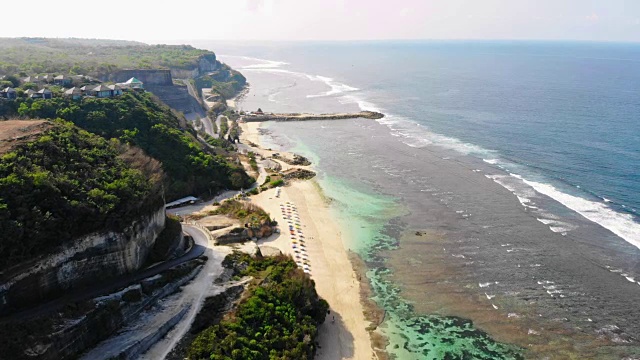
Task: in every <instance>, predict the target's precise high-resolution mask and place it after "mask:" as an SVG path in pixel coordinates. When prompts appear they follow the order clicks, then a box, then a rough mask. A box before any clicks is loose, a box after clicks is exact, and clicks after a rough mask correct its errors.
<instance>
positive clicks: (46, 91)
mask: <svg viewBox="0 0 640 360" xmlns="http://www.w3.org/2000/svg"><path fill="white" fill-rule="evenodd" d="M38 94H42V98H43V99H51V98H52V97H53V93H52V92H51V90H49V89H42V90H40V91H38Z"/></svg>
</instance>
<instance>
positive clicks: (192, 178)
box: [0, 92, 253, 201]
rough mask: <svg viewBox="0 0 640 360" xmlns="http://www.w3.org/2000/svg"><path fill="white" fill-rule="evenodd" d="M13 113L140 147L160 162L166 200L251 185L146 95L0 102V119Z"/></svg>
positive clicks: (237, 168)
mask: <svg viewBox="0 0 640 360" xmlns="http://www.w3.org/2000/svg"><path fill="white" fill-rule="evenodd" d="M16 115H17V116H22V117H30V118H43V119H53V118H62V119H64V120H67V121H71V122H73V123H74V124H76V125H77V126H79V127H81V128H84V129H86V130H88V131H90V132H92V133H95V134H98V135H100V136H102V137H104V138H107V139H110V138H117V139H119V140H121V141H122V142H125V143H129V144H132V145H136V146H138V147H140V148H142V149H143V150H144V151H145V152H146V153H147V154H148V155H150V156H151V157H153V158H155V159H157V160H159V161H160V162H161V163H162V168H163V169H164V171H165V172H166V174H167V175H168V178H167V184H166V185H167V186H166V194H167V201H171V200H174V199H177V198H180V197H183V196H187V195H202V194H206V195H209V194H213V193H216V192H218V191H221V190H223V189H240V188H242V187H245V188H246V187H248V186H250V184H251V183H252V182H253V179H251V178H250V177H249V176H248V175H247V174H246V173H245V172H244V170H243V169H242V168H241V167H239V166H236V165H234V164H233V163H231V162H229V161H227V159H225V158H223V157H221V156H219V155H214V154H213V152H210V151H209V150H208V149H206V148H205V146H204V145H202V144H201V143H200V142H198V141H197V139H196V137H195V131H194V130H192V129H191V130H186V129H182V128H181V127H180V120H179V118H178V116H179V115H178V114H176V113H174V112H172V111H171V110H170V109H169V108H168V107H167V106H165V105H163V104H161V103H160V102H159V101H157V100H155V98H154V97H153V96H152V95H151V94H149V93H137V92H127V93H125V94H123V95H122V96H119V97H115V98H108V99H97V98H84V99H82V100H80V101H77V100H76V101H74V100H70V99H68V98H53V99H50V100H32V99H18V100H16V101H4V102H0V117H1V116H8V117H11V116H16ZM211 145H212V146H216V145H213V144H211Z"/></svg>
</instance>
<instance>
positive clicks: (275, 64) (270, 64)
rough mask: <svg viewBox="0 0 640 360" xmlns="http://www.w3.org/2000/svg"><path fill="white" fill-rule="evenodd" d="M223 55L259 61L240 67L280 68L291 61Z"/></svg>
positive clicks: (242, 68)
mask: <svg viewBox="0 0 640 360" xmlns="http://www.w3.org/2000/svg"><path fill="white" fill-rule="evenodd" d="M221 56H223V57H237V58H240V59H244V60H251V61H257V62H258V63H257V64H251V65H245V66H241V67H240V69H241V70H244V69H268V68H279V67H281V66H284V65H288V64H289V63H287V62H284V61H276V60H267V59H258V58H254V57H250V56H236V55H221Z"/></svg>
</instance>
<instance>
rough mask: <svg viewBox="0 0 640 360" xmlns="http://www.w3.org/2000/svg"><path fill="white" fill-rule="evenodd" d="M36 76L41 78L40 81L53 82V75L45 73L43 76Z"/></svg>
mask: <svg viewBox="0 0 640 360" xmlns="http://www.w3.org/2000/svg"><path fill="white" fill-rule="evenodd" d="M36 78H38V79H40V81H44V82H46V83H52V82H53V75H43V76H40V77H37V76H36Z"/></svg>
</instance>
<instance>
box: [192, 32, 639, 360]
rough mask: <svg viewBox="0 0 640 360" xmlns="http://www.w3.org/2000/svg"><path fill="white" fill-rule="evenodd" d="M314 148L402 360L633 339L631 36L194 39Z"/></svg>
mask: <svg viewBox="0 0 640 360" xmlns="http://www.w3.org/2000/svg"><path fill="white" fill-rule="evenodd" d="M194 45H196V46H200V47H204V48H209V49H212V50H215V51H216V52H217V53H218V55H219V57H220V59H221V60H222V61H224V62H226V63H228V64H229V65H231V66H232V67H234V68H236V69H238V70H239V71H241V72H242V73H243V74H244V75H245V76H246V77H247V79H248V81H249V83H250V84H251V90H250V92H249V93H248V94H247V96H246V97H245V98H244V99H243V100H242V101H241V102H240V103H239V106H240V107H241V108H242V109H244V110H255V109H257V108H258V107H260V108H262V109H263V110H265V111H274V112H278V111H287V112H294V111H308V112H318V113H326V112H336V111H359V110H374V111H380V112H383V113H385V114H386V116H385V118H383V119H381V120H378V121H373V120H362V119H360V120H345V121H314V122H305V123H269V124H265V129H266V130H265V136H264V137H265V141H267V142H269V143H270V144H271V145H272V146H273V148H278V147H279V148H283V149H288V150H293V151H294V152H299V153H301V154H303V155H305V156H308V157H310V158H311V159H312V160H313V161H314V162H315V165H316V167H317V169H318V172H319V176H318V181H319V183H320V185H321V187H322V189H323V191H324V192H325V194H326V195H327V196H328V197H330V198H332V199H333V200H334V201H333V207H334V209H335V211H336V214H337V218H339V219H341V220H340V221H341V222H343V225H344V228H345V229H349V231H350V232H351V234H350V236H349V238H350V241H349V244H346V245H347V246H348V247H350V248H351V249H353V250H354V251H356V252H357V253H358V254H359V255H360V256H361V257H362V258H363V260H364V261H365V262H366V264H367V266H368V269H369V272H368V280H369V282H370V284H371V286H372V287H373V290H374V295H375V297H374V300H375V301H376V303H377V304H378V305H379V306H380V307H381V308H382V309H384V310H385V312H386V314H387V316H386V317H385V321H384V323H383V324H381V326H380V331H381V332H382V333H383V334H385V335H386V336H387V337H388V338H389V345H388V347H387V351H388V352H389V353H390V354H391V355H392V356H394V357H396V358H398V359H439V358H443V357H444V356H445V355H447V354H450V355H452V356H454V358H488V359H489V358H490V359H493V358H517V357H519V356H525V357H527V358H544V357H546V356H550V357H551V358H555V357H558V356H559V355H560V357H564V356H570V355H576V356H578V357H580V356H583V357H584V356H587V357H594V356H595V357H597V358H621V357H624V356H632V355H634V354H635V355H637V354H640V349H639V348H638V347H637V345H638V344H637V341H638V340H637V339H640V324H637V323H636V321H635V319H638V318H640V307H639V306H637V302H636V299H637V298H638V295H640V264H639V260H640V249H639V248H640V217H639V213H638V212H639V211H640V191H639V190H640V44H617V43H569V42H506V41H503V42H467V41H456V42H446V41H430V42H358V43H331V42H327V43H321V42H316V43H266V44H248V45H233V44H229V43H227V44H219V43H209V42H194Z"/></svg>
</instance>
